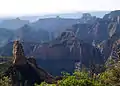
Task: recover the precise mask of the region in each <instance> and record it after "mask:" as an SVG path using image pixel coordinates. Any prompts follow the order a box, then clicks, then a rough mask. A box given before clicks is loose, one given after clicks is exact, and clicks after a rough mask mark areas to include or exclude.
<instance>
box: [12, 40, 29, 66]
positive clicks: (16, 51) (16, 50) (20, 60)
mask: <svg viewBox="0 0 120 86" xmlns="http://www.w3.org/2000/svg"><path fill="white" fill-rule="evenodd" d="M13 57H14V58H13V64H17V65H20V64H26V63H27V61H26V58H25V55H24V50H23V47H22V44H21V43H19V41H15V42H14V45H13Z"/></svg>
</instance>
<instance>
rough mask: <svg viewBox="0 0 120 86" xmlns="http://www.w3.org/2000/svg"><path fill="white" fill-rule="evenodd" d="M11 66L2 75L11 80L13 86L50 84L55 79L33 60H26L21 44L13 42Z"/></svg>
mask: <svg viewBox="0 0 120 86" xmlns="http://www.w3.org/2000/svg"><path fill="white" fill-rule="evenodd" d="M13 57H14V58H13V64H12V65H11V66H10V67H9V68H8V70H7V71H6V72H5V73H4V76H9V77H10V78H11V79H12V84H13V86H19V85H20V84H22V86H24V85H25V86H33V85H34V84H35V83H38V84H40V83H41V82H42V81H46V82H48V83H52V82H54V81H55V78H54V77H53V76H52V75H50V74H49V73H48V72H46V71H45V70H43V69H42V68H40V67H38V66H37V64H36V61H35V59H34V58H29V59H27V58H26V57H25V55H24V50H23V47H22V44H21V43H19V41H15V42H14V45H13Z"/></svg>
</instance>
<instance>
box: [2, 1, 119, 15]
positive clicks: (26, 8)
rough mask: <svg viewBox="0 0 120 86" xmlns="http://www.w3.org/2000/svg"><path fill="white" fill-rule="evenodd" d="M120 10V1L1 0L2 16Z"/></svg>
mask: <svg viewBox="0 0 120 86" xmlns="http://www.w3.org/2000/svg"><path fill="white" fill-rule="evenodd" d="M116 9H120V0H0V16H15V15H17V16H20V15H35V14H47V13H64V12H74V11H96V10H97V11H99V10H102V11H103V10H107V11H108V10H116Z"/></svg>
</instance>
